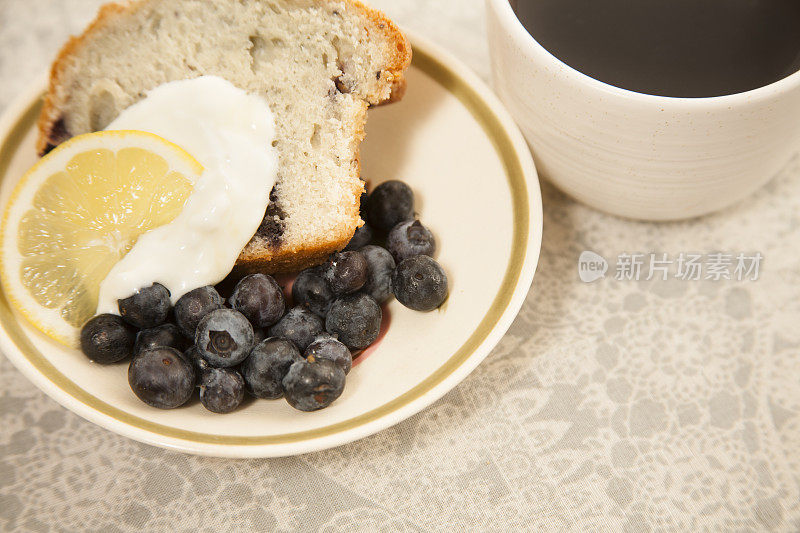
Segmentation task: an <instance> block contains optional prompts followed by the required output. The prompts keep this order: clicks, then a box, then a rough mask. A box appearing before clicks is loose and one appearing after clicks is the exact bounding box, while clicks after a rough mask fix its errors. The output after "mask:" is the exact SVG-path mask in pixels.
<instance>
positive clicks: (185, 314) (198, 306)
mask: <svg viewBox="0 0 800 533" xmlns="http://www.w3.org/2000/svg"><path fill="white" fill-rule="evenodd" d="M222 304H223V299H222V296H220V295H219V293H218V292H217V290H216V289H215V288H214V287H210V286H206V287H199V288H197V289H194V290H193V291H189V292H187V293H186V294H184V295H183V296H181V297H180V299H179V300H178V301H177V302H175V322H176V323H177V324H178V327H179V328H181V331H182V332H183V334H184V335H186V336H187V337H189V338H190V339H194V334H195V331H196V330H197V325H198V324H199V323H200V321H201V320H202V319H203V317H204V316H206V315H207V314H208V313H210V312H211V311H213V310H215V309H220V308H221V307H222Z"/></svg>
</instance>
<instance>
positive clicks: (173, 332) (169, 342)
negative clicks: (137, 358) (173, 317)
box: [133, 324, 188, 354]
mask: <svg viewBox="0 0 800 533" xmlns="http://www.w3.org/2000/svg"><path fill="white" fill-rule="evenodd" d="M187 344H188V342H187V341H186V337H184V336H183V334H182V333H181V330H180V329H178V326H176V325H175V324H161V325H160V326H156V327H154V328H149V329H143V330H142V331H140V332H139V333H138V334H137V335H136V344H135V345H134V347H133V353H134V354H137V353H139V352H141V351H143V350H147V349H149V348H157V347H159V346H169V347H170V348H175V349H176V350H179V351H183V350H184V349H186V345H187Z"/></svg>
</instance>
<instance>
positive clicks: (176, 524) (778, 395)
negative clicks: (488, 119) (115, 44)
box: [0, 0, 800, 532]
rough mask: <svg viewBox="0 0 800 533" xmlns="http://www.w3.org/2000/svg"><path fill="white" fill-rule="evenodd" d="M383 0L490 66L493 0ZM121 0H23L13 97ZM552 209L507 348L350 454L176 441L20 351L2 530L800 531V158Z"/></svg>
mask: <svg viewBox="0 0 800 533" xmlns="http://www.w3.org/2000/svg"><path fill="white" fill-rule="evenodd" d="M373 3H374V4H375V5H376V6H377V7H379V8H383V9H385V10H386V11H387V12H388V13H389V14H390V15H391V16H393V17H394V18H395V19H396V20H397V21H398V22H400V23H401V24H403V25H405V26H406V27H408V28H411V29H414V30H416V31H418V32H420V33H421V34H424V35H426V36H428V37H430V38H431V39H433V40H434V41H437V42H438V43H439V44H442V45H444V46H445V47H446V48H448V49H449V50H451V51H452V52H453V53H455V54H456V55H457V56H458V57H460V58H461V59H462V60H463V61H465V62H466V63H467V64H468V65H469V66H470V67H472V68H473V69H474V70H476V71H477V72H478V74H480V75H481V76H483V77H484V78H486V77H488V73H489V58H488V51H487V47H486V39H485V28H484V15H483V5H482V2H481V1H480V0H380V1H378V0H375V1H374V2H373ZM98 5H99V2H97V1H95V0H36V1H30V0H0V110H2V109H4V108H5V107H6V106H7V105H8V104H9V102H10V100H11V99H12V98H13V97H14V96H15V95H16V94H18V93H19V92H20V91H22V90H24V89H25V88H26V87H27V85H28V84H29V83H30V82H31V81H32V80H33V79H34V78H35V77H36V76H37V75H38V74H39V73H40V72H41V71H42V70H43V69H44V68H46V67H47V66H48V64H49V62H50V60H51V59H52V57H53V55H54V53H55V51H56V50H57V48H58V47H59V46H60V44H61V43H62V42H63V41H64V39H65V38H66V37H67V35H69V34H70V33H74V32H77V31H79V30H80V29H81V28H82V27H83V25H84V24H85V23H86V22H87V21H88V20H89V19H90V17H91V16H92V15H93V14H94V11H95V10H96V7H97V6H98ZM544 212H545V228H544V245H543V250H542V257H541V262H540V264H539V269H538V273H537V276H536V280H535V282H534V287H533V290H532V291H531V293H530V295H529V296H528V299H527V301H526V303H525V305H524V307H523V309H522V312H521V313H520V315H519V317H518V318H517V320H516V321H515V323H514V324H513V326H512V327H511V329H510V330H509V332H508V334H507V335H506V336H505V337H504V338H503V340H502V341H501V342H500V344H499V346H498V347H497V348H496V349H495V350H494V351H493V352H492V354H491V355H490V356H489V357H488V358H487V360H486V361H485V362H484V363H483V364H482V365H481V366H480V367H479V368H478V369H477V370H476V371H475V372H474V373H473V374H472V375H471V376H470V377H469V378H468V379H467V380H466V381H465V382H464V383H462V384H461V385H460V386H458V387H457V388H456V389H455V390H454V391H452V392H451V393H450V394H448V395H447V396H445V397H444V398H443V399H442V400H440V401H439V402H438V403H436V404H435V405H434V406H433V407H430V408H429V409H427V410H425V411H423V412H422V413H420V414H419V415H417V416H414V417H412V418H411V419H409V420H407V421H405V422H403V423H401V424H399V425H397V426H395V427H393V428H391V429H389V430H387V431H384V432H383V433H380V434H378V435H375V436H373V437H370V438H366V439H364V440H361V441H359V442H356V443H354V444H350V445H346V446H342V447H340V448H336V449H333V450H329V451H325V452H321V453H314V454H310V455H305V456H301V457H294V458H287V459H277V460H247V461H235V460H222V459H209V458H202V457H193V456H188V455H182V454H178V453H173V452H169V451H165V450H162V449H158V448H153V447H150V446H146V445H143V444H139V443H136V442H134V441H131V440H129V439H126V438H124V437H120V436H117V435H115V434H113V433H111V432H109V431H106V430H104V429H101V428H99V427H97V426H94V425H92V424H90V423H88V422H85V421H84V420H83V419H81V418H79V417H77V416H76V415H73V414H72V413H70V412H69V411H67V410H66V409H64V408H62V407H60V406H59V405H57V404H56V403H55V402H53V401H52V400H50V399H49V398H47V397H46V396H44V395H43V394H42V393H41V392H39V391H38V390H37V389H36V388H35V387H34V386H33V385H31V384H30V383H29V382H28V381H27V380H26V379H25V378H23V377H22V376H21V375H20V374H19V373H18V372H17V371H16V370H15V369H14V368H13V367H12V366H11V364H10V363H9V362H8V361H7V360H6V359H5V358H0V530H6V531H46V530H69V531H76V530H97V531H104V532H112V531H127V530H136V531H143V530H144V531H191V532H196V531H222V530H232V531H241V530H248V529H256V530H282V531H283V530H285V531H294V530H323V531H352V530H364V531H378V530H381V531H393V530H413V531H418V530H422V531H441V530H450V529H456V528H469V529H477V530H496V531H508V530H514V529H523V528H524V529H549V530H557V531H562V530H573V531H587V530H607V531H698V530H714V531H718V530H731V531H733V530H736V531H756V530H758V531H762V530H774V531H798V530H800V358H798V353H799V352H800V253H798V248H800V159H799V158H795V159H794V160H793V161H792V162H791V163H790V164H789V165H788V166H787V167H786V168H785V169H784V170H783V171H782V172H781V173H780V174H779V175H778V176H776V177H775V178H774V179H773V180H772V181H771V182H770V183H769V184H768V185H767V186H766V187H765V188H764V189H762V190H761V191H760V192H758V193H757V194H756V195H755V196H754V197H752V198H751V199H749V200H747V201H746V202H744V203H742V204H740V205H738V206H736V207H734V208H731V209H728V210H726V211H724V212H722V213H719V214H717V215H713V216H709V217H705V218H702V219H699V220H694V221H690V222H681V223H670V224H651V223H637V222H631V221H626V220H621V219H616V218H613V217H610V216H606V215H603V214H600V213H597V212H595V211H592V210H591V209H589V208H586V207H584V206H582V205H579V204H576V203H575V202H573V201H572V200H570V199H568V198H566V197H565V196H563V195H562V194H560V193H559V192H557V191H556V190H554V189H553V187H552V186H549V185H547V184H545V185H544ZM587 250H590V251H593V252H595V253H597V254H599V255H600V256H602V257H604V258H605V259H606V260H608V263H609V270H608V272H607V273H606V277H605V278H604V279H601V280H598V281H595V282H594V283H584V282H582V281H581V280H580V279H579V276H578V258H579V256H580V255H581V252H583V251H587ZM639 253H641V254H644V255H642V256H638V255H635V254H639ZM716 253H721V254H722V255H721V256H715V255H713V254H716ZM740 253H741V254H746V257H753V256H754V255H755V254H756V253H760V254H761V256H762V257H763V259H761V260H760V261H759V264H758V265H757V266H759V271H758V276H757V277H758V279H757V280H755V281H753V280H747V279H750V278H753V277H756V276H755V272H753V271H752V270H751V272H750V273H749V275H745V276H741V277H744V278H747V279H743V280H742V281H739V280H737V279H736V278H737V277H738V276H737V275H736V266H737V256H738V255H739V254H740ZM626 254H627V255H626ZM650 254H656V256H655V258H656V259H658V260H660V259H664V256H663V254H667V255H666V259H667V261H668V263H666V265H668V266H669V270H668V272H667V277H668V280H667V281H664V280H663V279H662V275H661V271H660V270H657V271H656V272H655V273H656V275H655V276H653V279H651V280H650V281H647V280H646V279H645V278H647V277H648V271H649V270H650V266H651V265H650V259H651V255H650ZM681 254H684V255H683V257H684V259H687V258H688V257H689V256H690V255H691V254H697V255H700V258H699V260H698V261H699V263H700V264H701V266H702V267H703V268H704V269H705V270H703V271H701V272H700V278H701V279H699V280H693V279H682V278H687V277H688V278H691V277H693V276H679V277H676V274H677V269H678V267H679V265H678V263H679V262H680V258H681V257H682V256H681ZM630 257H633V258H634V260H633V261H632V260H631V259H630ZM640 263H641V273H640V276H639V278H640V279H639V280H638V281H637V280H636V279H629V278H636V277H637V276H636V275H635V274H636V273H635V272H634V271H632V270H631V269H630V268H627V267H626V265H629V264H640ZM720 264H721V266H720ZM659 265H660V266H664V264H661V263H658V264H657V265H655V266H659ZM715 265H716V266H715ZM682 266H684V267H685V266H686V265H685V264H683V265H682ZM715 268H716V271H721V272H722V274H723V275H721V276H719V277H720V278H721V279H719V280H716V279H714V278H715V277H717V276H716V275H714V274H713V269H715ZM684 273H685V272H684ZM726 273H728V274H729V275H730V277H732V278H733V279H730V280H726V279H724V274H726ZM741 273H742V272H741V271H740V272H739V274H741ZM745 274H746V272H745ZM709 276H710V279H706V278H707V277H709ZM616 278H620V279H616Z"/></svg>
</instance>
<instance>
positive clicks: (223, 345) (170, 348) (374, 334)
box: [80, 181, 448, 413]
mask: <svg viewBox="0 0 800 533" xmlns="http://www.w3.org/2000/svg"><path fill="white" fill-rule="evenodd" d="M361 209H362V213H361V215H362V218H364V219H365V220H367V223H365V224H364V226H362V227H361V228H359V229H358V230H357V231H356V233H355V235H354V236H353V239H352V240H351V241H350V243H349V244H348V245H347V247H346V248H345V250H344V251H342V252H338V253H335V254H333V255H332V256H331V257H330V258H329V259H328V261H327V262H326V263H325V264H323V265H321V266H318V267H314V268H309V269H306V270H304V271H302V272H300V273H299V274H298V276H297V278H296V279H295V280H294V284H293V286H292V291H291V296H292V300H293V302H294V307H292V308H291V309H288V311H287V297H286V295H285V294H284V292H283V289H282V288H281V286H280V285H279V284H278V282H277V281H275V279H274V278H272V277H271V276H268V275H265V274H250V275H248V276H245V277H244V278H242V279H241V280H239V282H238V283H237V284H236V286H235V288H234V289H233V292H232V293H231V295H230V297H229V298H228V299H227V301H226V300H225V299H224V298H223V297H222V296H221V295H220V293H219V291H218V290H217V289H216V288H214V287H210V286H209V287H200V288H197V289H194V290H193V291H190V292H188V293H186V294H185V295H183V296H182V297H181V298H180V299H179V300H178V301H177V302H176V303H175V306H174V307H172V305H171V301H170V293H169V291H168V290H167V289H166V288H165V287H164V286H163V285H160V284H158V283H155V284H153V285H152V286H150V287H145V288H142V289H140V290H139V291H138V292H137V293H136V294H134V295H132V296H130V297H128V298H125V299H122V300H119V315H113V314H103V315H98V316H95V317H94V318H92V319H91V320H89V321H88V322H87V323H86V324H85V325H84V326H83V329H82V330H81V339H80V340H81V349H82V350H83V352H84V354H86V356H87V357H89V359H91V360H92V361H95V362H97V363H102V364H111V363H116V362H119V361H122V360H123V359H126V358H127V357H130V356H132V359H131V362H130V366H129V367H128V383H129V384H130V386H131V389H132V390H133V392H134V393H135V394H136V396H138V397H139V399H141V400H142V401H143V402H145V403H147V404H148V405H151V406H153V407H158V408H161V409H172V408H175V407H179V406H181V405H183V404H185V403H186V402H187V401H189V399H190V398H191V397H192V396H193V394H194V391H195V388H199V390H200V401H201V403H202V404H203V405H204V406H205V407H206V408H207V409H208V410H209V411H212V412H215V413H229V412H231V411H233V410H235V409H236V408H237V407H238V406H239V405H240V404H241V402H242V401H243V399H244V395H245V391H247V392H248V393H249V394H250V395H252V396H254V397H256V398H265V399H278V398H282V397H283V398H286V400H287V402H288V403H289V404H290V405H291V406H292V407H294V408H296V409H299V410H301V411H316V410H317V409H322V408H324V407H327V406H328V405H330V404H331V403H332V402H333V401H334V400H336V399H337V398H338V397H339V396H340V395H341V394H342V392H343V390H344V385H345V376H346V375H347V373H348V372H350V368H351V367H352V365H353V353H356V354H357V352H358V351H360V350H363V349H364V348H366V347H368V346H369V345H370V344H372V343H373V342H375V340H376V339H377V338H378V335H379V333H380V328H381V320H382V317H383V313H382V311H381V304H383V303H385V302H386V301H387V300H389V299H390V298H391V297H392V295H394V296H395V297H396V298H397V300H398V301H399V302H400V303H402V304H403V305H405V306H406V307H409V308H411V309H414V310H417V311H431V310H433V309H436V308H437V307H439V306H440V305H441V304H442V303H443V302H444V300H445V299H446V298H447V294H448V285H447V276H446V275H445V273H444V270H442V268H441V267H440V266H439V264H438V263H437V262H436V261H435V260H434V259H433V258H432V257H431V256H432V255H433V253H434V252H435V250H436V243H435V240H434V238H433V235H432V234H431V232H430V231H428V229H427V228H425V226H423V225H422V224H421V223H420V222H419V220H416V219H414V196H413V193H412V191H411V189H410V188H409V187H408V186H407V185H406V184H404V183H402V182H400V181H388V182H385V183H383V184H381V185H379V186H378V187H376V189H375V190H374V191H373V192H372V194H371V195H369V196H366V195H364V196H363V197H362V199H361ZM373 237H378V238H384V237H385V244H386V247H385V248H384V247H381V246H378V245H376V244H373V242H374V241H375V239H374V238H373Z"/></svg>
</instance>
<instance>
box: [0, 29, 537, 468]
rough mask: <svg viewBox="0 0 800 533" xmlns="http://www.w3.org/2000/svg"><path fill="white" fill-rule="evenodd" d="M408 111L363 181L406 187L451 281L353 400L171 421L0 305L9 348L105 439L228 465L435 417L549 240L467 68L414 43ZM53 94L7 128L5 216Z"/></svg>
mask: <svg viewBox="0 0 800 533" xmlns="http://www.w3.org/2000/svg"><path fill="white" fill-rule="evenodd" d="M412 43H413V48H414V62H413V65H412V67H411V68H410V70H409V73H408V93H407V94H406V96H405V98H404V99H403V101H402V102H400V103H398V104H394V105H389V106H385V107H379V108H375V109H372V110H371V111H370V112H369V123H368V126H367V132H368V135H367V140H366V141H365V143H364V145H363V150H362V163H363V176H364V177H365V178H366V179H367V180H368V181H369V183H370V186H372V187H374V186H375V185H376V184H377V183H379V182H380V181H382V180H386V179H392V178H396V179H402V180H405V181H406V182H408V183H409V184H410V185H411V187H412V188H413V189H414V191H415V194H416V198H417V210H418V212H419V213H420V216H421V219H422V220H423V222H424V223H425V224H426V225H427V226H428V227H429V228H431V229H432V230H433V232H434V233H435V235H436V238H437V240H438V243H439V248H440V251H439V253H438V260H439V261H440V263H441V264H442V265H443V266H444V268H445V270H446V271H447V273H448V277H449V280H450V297H449V299H448V301H447V302H446V304H445V305H444V307H443V309H441V310H439V311H434V312H432V313H417V312H414V311H411V310H409V309H406V308H404V307H403V306H401V305H400V304H399V303H397V302H396V301H392V302H391V303H390V304H389V305H388V313H389V315H390V317H391V325H390V327H389V328H388V332H387V334H386V336H385V337H384V338H383V340H382V341H381V342H380V344H379V345H378V346H377V348H376V349H375V350H374V351H372V353H370V354H369V356H368V357H366V358H361V360H359V361H358V364H357V365H356V366H355V367H354V368H353V370H352V371H351V372H350V374H349V375H348V378H347V386H346V388H345V391H344V394H343V395H342V397H341V398H339V399H338V400H337V401H336V402H335V403H334V404H333V405H332V406H331V407H329V408H327V409H324V410H322V411H317V412H315V413H301V412H299V411H295V410H293V409H292V408H290V407H289V406H288V404H286V402H285V401H283V400H276V401H265V400H259V401H250V402H248V403H247V404H246V405H244V406H243V407H241V408H240V409H239V410H237V411H236V412H234V413H231V414H227V415H215V414H212V413H210V412H208V411H206V410H205V409H204V408H203V407H202V406H201V405H200V404H199V402H196V401H195V402H193V403H191V404H190V405H187V406H185V407H182V408H179V409H175V410H172V411H161V410H158V409H153V408H151V407H148V406H147V405H145V404H144V403H142V402H140V401H139V400H138V399H137V398H136V397H135V396H134V395H133V393H132V392H131V390H130V388H129V387H128V383H127V371H126V370H127V364H119V365H112V366H101V365H96V364H92V363H90V362H89V361H88V360H87V359H86V358H85V357H84V356H83V355H82V354H81V353H80V352H78V351H76V350H69V349H66V348H64V347H62V346H60V345H58V344H56V343H54V342H52V341H50V340H49V339H47V338H45V337H44V336H43V335H41V334H39V333H38V332H37V331H36V330H34V329H33V328H32V327H30V326H29V325H28V324H27V323H26V322H25V320H24V319H23V318H22V317H21V316H19V315H17V314H16V313H15V312H14V311H13V310H11V309H10V308H9V305H8V301H7V299H6V297H5V295H4V294H2V293H0V326H1V327H0V348H2V351H3V352H4V353H5V355H6V356H7V357H8V358H9V359H10V360H11V361H12V362H13V363H14V365H15V366H16V367H17V368H18V369H19V370H20V371H21V372H22V373H23V374H24V375H25V376H27V377H28V379H30V380H31V381H32V382H33V383H34V384H35V385H36V386H37V387H39V388H40V389H41V390H42V391H44V392H45V393H46V394H48V395H49V396H51V397H52V398H53V399H55V400H56V401H57V402H59V403H60V404H62V405H63V406H65V407H67V408H68V409H70V410H72V411H74V412H75V413H77V414H79V415H80V416H82V417H84V418H86V419H87V420H90V421H92V422H94V423H96V424H98V425H100V426H103V427H104V428H107V429H110V430H111V431H114V432H116V433H119V434H121V435H125V436H127V437H130V438H133V439H136V440H138V441H142V442H146V443H149V444H154V445H157V446H163V447H166V448H171V449H175V450H181V451H184V452H189V453H196V454H203V455H215V456H223V457H275V456H284V455H293V454H299V453H305V452H310V451H314V450H321V449H325V448H330V447H333V446H337V445H340V444H344V443H346V442H351V441H353V440H355V439H359V438H361V437H365V436H367V435H371V434H373V433H376V432H377V431H380V430H382V429H385V428H387V427H389V426H391V425H393V424H396V423H398V422H400V421H401V420H404V419H405V418H407V417H409V416H411V415H413V414H415V413H417V412H418V411H420V410H421V409H423V408H425V407H426V406H428V405H430V404H431V403H433V402H434V401H436V400H437V399H438V398H440V397H441V396H442V395H444V394H445V393H446V392H447V391H449V390H450V389H452V388H453V387H454V386H455V385H456V384H458V383H459V382H460V381H461V380H463V379H464V378H465V377H466V376H467V375H468V374H469V373H470V372H471V371H472V370H473V369H474V368H475V367H476V366H478V364H479V363H480V362H481V361H482V360H483V359H484V357H486V355H487V354H488V353H489V351H490V350H491V349H492V348H493V347H494V346H495V345H496V344H497V342H498V341H499V340H500V338H501V337H502V336H503V334H504V333H505V332H506V330H507V329H508V327H509V325H510V324H511V322H512V320H513V319H514V317H515V316H516V314H517V312H518V311H519V308H520V306H521V305H522V302H523V301H524V299H525V297H526V295H527V294H528V290H529V288H530V285H531V281H532V280H533V274H534V271H535V269H536V264H537V261H538V258H539V248H540V245H541V236H542V207H541V196H540V192H539V182H538V179H537V176H536V170H535V169H534V165H533V161H532V159H531V155H530V153H529V151H528V148H527V146H526V144H525V141H524V140H523V138H522V136H521V135H520V133H519V131H518V130H517V127H516V126H515V125H514V123H513V121H512V120H511V118H510V117H509V115H508V114H507V113H506V111H505V110H504V109H503V107H502V106H501V104H500V103H499V102H498V101H497V99H496V98H495V97H494V95H493V94H492V93H491V91H490V90H489V89H488V88H487V87H486V86H485V85H484V84H483V83H482V82H481V80H480V79H478V78H477V77H476V76H475V75H473V74H472V73H471V72H470V71H469V69H468V68H466V67H465V66H464V65H462V64H461V63H459V62H458V61H457V60H455V59H454V58H452V57H451V56H450V55H449V54H447V53H445V52H444V51H442V50H441V49H440V48H438V47H436V46H433V45H432V44H430V43H429V42H427V41H425V40H423V39H420V38H412ZM44 87H45V80H44V79H43V80H42V81H41V83H39V84H37V85H36V86H35V87H33V88H32V89H31V90H30V92H29V93H27V94H25V95H23V97H22V98H21V99H19V100H18V101H17V102H16V103H15V104H14V105H12V106H11V107H10V108H9V110H8V111H7V112H6V114H5V115H4V116H3V118H2V120H0V205H5V202H6V200H7V198H8V194H9V192H10V191H11V189H12V187H13V186H14V184H15V183H16V181H17V180H18V179H19V178H20V176H21V175H22V174H23V172H24V171H25V170H26V169H28V168H29V167H30V166H31V165H32V164H33V163H34V161H35V160H36V157H35V153H34V139H35V136H36V131H35V129H36V128H35V122H36V119H37V117H38V113H39V109H40V106H41V95H42V93H43V91H44Z"/></svg>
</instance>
